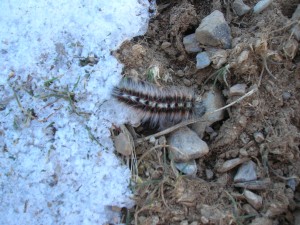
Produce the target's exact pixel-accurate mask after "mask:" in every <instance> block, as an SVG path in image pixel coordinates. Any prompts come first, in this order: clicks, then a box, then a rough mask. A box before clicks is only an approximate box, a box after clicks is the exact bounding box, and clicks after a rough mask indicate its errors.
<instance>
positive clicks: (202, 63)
mask: <svg viewBox="0 0 300 225" xmlns="http://www.w3.org/2000/svg"><path fill="white" fill-rule="evenodd" d="M196 61H197V64H196V68H197V69H203V68H205V67H207V66H209V64H210V63H211V61H210V59H209V55H208V54H207V52H200V53H198V54H197V56H196Z"/></svg>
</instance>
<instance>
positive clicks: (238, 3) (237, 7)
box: [232, 0, 251, 16]
mask: <svg viewBox="0 0 300 225" xmlns="http://www.w3.org/2000/svg"><path fill="white" fill-rule="evenodd" d="M232 9H233V10H234V12H235V13H236V14H237V15H238V16H243V15H245V14H246V13H248V12H249V11H250V9H251V8H250V7H249V6H248V5H246V4H245V3H244V2H243V0H235V1H234V2H233V3H232Z"/></svg>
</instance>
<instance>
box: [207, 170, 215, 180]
mask: <svg viewBox="0 0 300 225" xmlns="http://www.w3.org/2000/svg"><path fill="white" fill-rule="evenodd" d="M205 174H206V178H207V179H208V180H210V179H212V178H213V177H214V172H213V171H212V170H209V169H206V170H205Z"/></svg>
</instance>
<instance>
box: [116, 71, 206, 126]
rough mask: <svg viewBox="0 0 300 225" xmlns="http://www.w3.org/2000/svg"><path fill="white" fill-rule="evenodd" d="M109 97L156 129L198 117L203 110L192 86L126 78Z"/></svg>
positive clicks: (203, 107) (202, 105)
mask: <svg viewBox="0 0 300 225" xmlns="http://www.w3.org/2000/svg"><path fill="white" fill-rule="evenodd" d="M112 96H113V97H114V98H116V99H117V100H118V101H119V102H122V103H124V104H125V105H126V106H127V107H130V108H132V109H134V110H135V111H136V112H137V113H139V114H140V115H141V117H142V122H149V123H150V126H151V127H155V126H157V125H159V127H160V129H162V128H166V127H168V126H170V125H174V124H176V123H179V122H181V121H184V120H187V119H191V118H199V117H201V116H202V115H203V114H204V113H205V111H206V108H205V106H204V104H203V103H202V102H201V101H197V99H196V95H195V93H194V91H193V90H192V89H189V88H185V87H176V86H169V87H159V86H157V85H155V84H152V83H149V82H145V81H141V80H136V79H133V78H129V77H125V78H123V79H122V80H121V82H120V83H119V85H118V86H116V87H114V88H113V92H112Z"/></svg>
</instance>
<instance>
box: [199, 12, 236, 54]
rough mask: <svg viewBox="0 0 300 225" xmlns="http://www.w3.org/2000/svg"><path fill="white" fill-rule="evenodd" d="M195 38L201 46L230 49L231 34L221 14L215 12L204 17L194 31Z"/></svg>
mask: <svg viewBox="0 0 300 225" xmlns="http://www.w3.org/2000/svg"><path fill="white" fill-rule="evenodd" d="M196 38H197V40H198V41H199V43H200V44H203V45H207V46H213V47H217V46H220V47H223V48H225V49H228V48H231V39H232V38H231V32H230V28H229V26H228V24H227V22H226V21H225V18H224V15H223V13H221V12H220V11H219V10H215V11H213V12H212V13H211V14H209V15H208V16H207V17H205V18H204V19H203V20H202V21H201V24H200V26H199V27H198V28H197V30H196Z"/></svg>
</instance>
